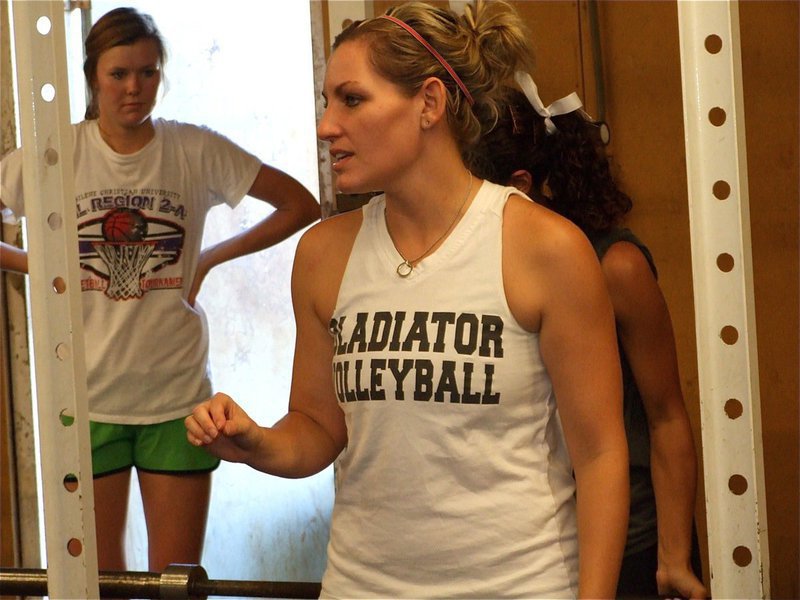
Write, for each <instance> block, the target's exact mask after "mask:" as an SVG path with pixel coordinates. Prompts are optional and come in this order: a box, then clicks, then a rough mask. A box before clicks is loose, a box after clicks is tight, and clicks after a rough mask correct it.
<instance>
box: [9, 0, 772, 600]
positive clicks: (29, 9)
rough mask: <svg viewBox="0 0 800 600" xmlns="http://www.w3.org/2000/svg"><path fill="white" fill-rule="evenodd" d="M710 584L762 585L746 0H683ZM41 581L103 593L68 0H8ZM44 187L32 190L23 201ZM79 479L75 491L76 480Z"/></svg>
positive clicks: (65, 592) (745, 590)
mask: <svg viewBox="0 0 800 600" xmlns="http://www.w3.org/2000/svg"><path fill="white" fill-rule="evenodd" d="M677 4H678V18H679V31H680V47H681V61H682V74H683V97H684V119H685V132H686V159H687V173H688V191H689V204H690V206H689V211H690V229H691V242H692V265H693V266H692V268H693V280H694V295H695V311H696V322H697V350H698V363H699V364H698V373H699V382H700V399H701V404H702V413H701V416H702V428H703V461H704V465H705V489H706V511H707V517H708V531H709V555H710V563H711V564H710V572H711V588H712V590H711V591H712V595H713V596H714V597H723V598H733V597H738V598H745V597H746V598H766V597H768V596H769V577H768V573H769V568H768V567H769V560H768V548H767V520H766V502H765V495H764V477H763V457H762V450H761V422H760V414H761V413H760V400H759V389H758V370H757V360H756V358H757V357H756V330H755V313H754V307H753V278H752V257H751V252H750V220H749V207H748V197H747V164H746V155H745V133H744V111H743V99H742V77H741V56H740V47H739V23H738V6H737V4H736V3H735V2H732V1H731V0H720V1H715V2H707V1H702V0H678V2H677ZM13 10H14V28H15V48H16V56H17V72H18V80H19V97H20V103H19V104H20V113H21V123H22V140H23V147H24V148H25V152H26V154H25V172H24V185H25V192H26V196H27V198H28V199H29V201H28V202H27V203H26V210H27V215H28V236H29V248H30V258H29V267H30V273H31V276H30V285H31V306H32V313H33V314H32V319H33V324H34V352H35V356H36V381H37V392H38V398H39V415H38V418H39V427H40V432H41V435H40V437H41V442H40V443H41V452H42V463H43V473H42V476H43V479H44V481H43V492H44V505H45V530H46V538H47V562H48V565H47V566H48V588H49V592H50V594H51V596H52V597H62V598H65V597H86V598H92V597H97V596H98V583H97V554H96V548H95V537H94V536H95V532H94V520H93V518H92V514H93V508H94V503H93V495H92V486H91V485H86V484H85V481H86V482H89V481H91V468H90V452H89V433H88V420H87V414H88V410H87V403H86V385H85V364H84V356H83V345H82V340H83V329H82V318H81V309H80V293H79V288H78V287H77V286H78V284H79V283H78V282H79V273H78V259H77V233H76V224H75V214H74V209H72V208H71V206H72V200H71V199H72V198H73V196H74V194H73V192H72V186H73V176H72V146H71V144H70V143H67V142H68V141H69V140H70V132H69V122H70V119H69V103H68V93H67V75H66V73H67V68H66V58H65V41H64V18H63V10H64V7H63V2H58V1H53V2H25V1H21V0H15V1H14V2H13ZM30 199H35V201H30ZM74 479H77V482H78V486H77V491H70V490H72V489H74V486H73V485H72V482H73V480H74Z"/></svg>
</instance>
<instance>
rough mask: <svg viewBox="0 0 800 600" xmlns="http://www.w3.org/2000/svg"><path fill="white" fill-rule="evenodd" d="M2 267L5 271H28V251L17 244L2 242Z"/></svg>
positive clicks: (0, 252) (0, 253) (0, 263)
mask: <svg viewBox="0 0 800 600" xmlns="http://www.w3.org/2000/svg"><path fill="white" fill-rule="evenodd" d="M0 269H2V270H3V271H16V272H17V273H27V272H28V253H27V252H26V251H25V250H23V249H21V248H17V247H16V246H12V245H11V244H7V243H5V242H0Z"/></svg>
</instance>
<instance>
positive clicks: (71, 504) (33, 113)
mask: <svg viewBox="0 0 800 600" xmlns="http://www.w3.org/2000/svg"><path fill="white" fill-rule="evenodd" d="M13 11H14V33H15V36H14V37H15V40H14V44H15V50H16V62H17V80H18V85H19V107H20V122H21V124H22V127H21V132H22V147H23V153H24V154H23V165H24V166H23V185H24V188H25V196H26V200H27V201H26V203H25V208H26V215H27V220H28V227H27V231H28V248H29V251H30V252H29V255H28V256H29V258H28V267H29V271H30V290H31V294H30V304H31V321H32V327H33V348H34V356H35V358H36V361H35V362H36V391H37V397H38V421H39V439H40V442H39V443H40V449H41V461H42V492H43V497H44V521H45V541H46V548H47V579H48V582H47V583H48V593H49V595H50V597H52V598H97V597H99V587H98V576H97V550H96V542H95V522H94V495H93V491H92V469H91V453H90V446H89V421H88V408H87V393H86V365H85V360H84V350H83V314H82V311H81V297H80V288H79V285H80V278H79V272H78V238H77V223H76V215H75V207H74V200H73V198H74V197H75V194H74V193H73V163H72V132H71V130H70V114H69V90H68V83H67V65H66V54H65V48H66V43H65V34H64V3H63V2H21V1H15V2H14V3H13Z"/></svg>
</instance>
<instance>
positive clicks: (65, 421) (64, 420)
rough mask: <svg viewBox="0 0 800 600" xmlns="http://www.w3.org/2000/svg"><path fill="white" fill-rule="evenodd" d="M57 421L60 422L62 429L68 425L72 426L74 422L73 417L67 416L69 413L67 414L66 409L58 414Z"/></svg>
mask: <svg viewBox="0 0 800 600" xmlns="http://www.w3.org/2000/svg"><path fill="white" fill-rule="evenodd" d="M58 419H59V420H60V421H61V424H62V425H63V426H64V427H69V426H70V425H72V424H73V423H74V422H75V417H73V416H72V415H71V414H69V412H67V409H66V408H65V409H62V411H61V412H60V413H58Z"/></svg>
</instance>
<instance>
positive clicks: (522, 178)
mask: <svg viewBox="0 0 800 600" xmlns="http://www.w3.org/2000/svg"><path fill="white" fill-rule="evenodd" d="M508 185H512V186H514V187H515V188H517V189H518V190H519V191H520V192H522V193H523V194H530V192H531V188H532V187H533V177H532V176H531V174H530V173H528V171H526V170H525V169H519V170H517V171H514V172H513V173H512V174H511V178H510V179H509V180H508Z"/></svg>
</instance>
